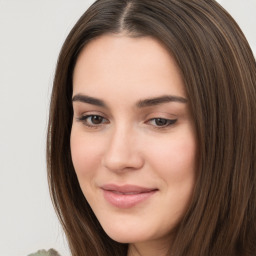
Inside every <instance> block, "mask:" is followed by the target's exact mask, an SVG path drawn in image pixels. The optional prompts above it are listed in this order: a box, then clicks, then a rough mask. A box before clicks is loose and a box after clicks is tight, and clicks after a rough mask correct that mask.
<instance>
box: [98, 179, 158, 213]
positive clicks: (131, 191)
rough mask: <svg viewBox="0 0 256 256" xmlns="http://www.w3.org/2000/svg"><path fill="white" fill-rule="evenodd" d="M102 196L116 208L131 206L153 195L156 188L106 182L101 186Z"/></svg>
mask: <svg viewBox="0 0 256 256" xmlns="http://www.w3.org/2000/svg"><path fill="white" fill-rule="evenodd" d="M101 189H102V191H103V195H104V198H105V199H106V201H107V202H109V203H110V204H111V205H113V206H115V207H117V208H123V209H125V208H131V207H134V206H136V205H137V204H139V203H142V202H144V201H146V200H147V199H149V198H150V197H151V196H153V195H154V194H155V193H156V192H157V191H158V189H156V188H146V187H141V186H137V185H129V184H127V185H123V186H119V185H115V184H106V185H103V186H101Z"/></svg>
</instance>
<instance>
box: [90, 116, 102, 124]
mask: <svg viewBox="0 0 256 256" xmlns="http://www.w3.org/2000/svg"><path fill="white" fill-rule="evenodd" d="M101 122H102V117H101V116H92V123H93V124H100V123H101Z"/></svg>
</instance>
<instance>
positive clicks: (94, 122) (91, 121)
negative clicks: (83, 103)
mask: <svg viewBox="0 0 256 256" xmlns="http://www.w3.org/2000/svg"><path fill="white" fill-rule="evenodd" d="M78 121H81V122H83V123H84V124H85V125H86V126H88V127H98V126H100V125H102V124H105V123H108V120H107V119H106V118H104V117H102V116H99V115H86V116H81V117H79V118H78Z"/></svg>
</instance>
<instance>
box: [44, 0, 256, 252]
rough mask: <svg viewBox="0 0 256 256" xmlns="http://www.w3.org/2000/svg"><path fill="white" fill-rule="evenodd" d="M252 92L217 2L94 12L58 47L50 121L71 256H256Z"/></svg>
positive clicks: (237, 42) (53, 186) (108, 3)
mask: <svg viewBox="0 0 256 256" xmlns="http://www.w3.org/2000/svg"><path fill="white" fill-rule="evenodd" d="M255 84H256V65H255V59H254V57H253V54H252V51H251V50H250V47H249V46H248V43H247V41H246V39H245V37H244V35H243V34H242V32H241V30H240V29H239V27H238V26H237V24H236V23H235V22H234V20H233V19H232V18H231V17H230V15H229V14H227V13H226V11H225V10H223V9H222V8H221V7H220V6H219V5H218V4H217V3H216V2H215V1H213V0H210V1H203V0H193V1H191V0H180V1H176V0H156V1H150V0H120V1H115V0H98V1H96V2H95V3H94V4H93V5H92V6H91V7H90V8H89V9H88V10H87V11H86V13H85V14H84V15H83V16H82V17H81V18H80V20H79V21H78V22H77V24H76V25H75V26H74V28H73V29H72V31H71V32H70V34H69V36H68V37H67V39H66V41H65V43H64V45H63V48H62V50H61V53H60V56H59V60H58V65H57V69H56V75H55V80H54V86H53V91H52V99H51V108H50V119H49V130H48V149H47V157H48V176H49V185H50V191H51V195H52V199H53V202H54V205H55V209H56V211H57V213H58V216H59V218H60V221H61V223H62V225H63V228H64V230H65V232H66V235H67V238H68V242H69V246H70V249H71V253H72V255H76V256H78V255H79V256H81V255H92V256H95V255H100V256H102V255H128V256H132V255H147V256H150V255H174V256H185V255H186V256H199V255H201V256H205V255H207V256H211V255H230V256H231V255H232V256H235V255H237V256H247V255H255V254H256V203H255V202H256V173H255V159H256V149H255V141H256V121H255V120H256V116H255V113H256V105H255V99H256V86H255Z"/></svg>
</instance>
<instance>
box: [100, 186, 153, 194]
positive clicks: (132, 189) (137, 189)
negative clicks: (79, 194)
mask: <svg viewBox="0 0 256 256" xmlns="http://www.w3.org/2000/svg"><path fill="white" fill-rule="evenodd" d="M101 189H103V190H107V191H113V192H118V193H147V192H151V191H155V190H157V188H147V187H141V186H138V185H131V184H126V185H116V184H105V185H103V186H101Z"/></svg>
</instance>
